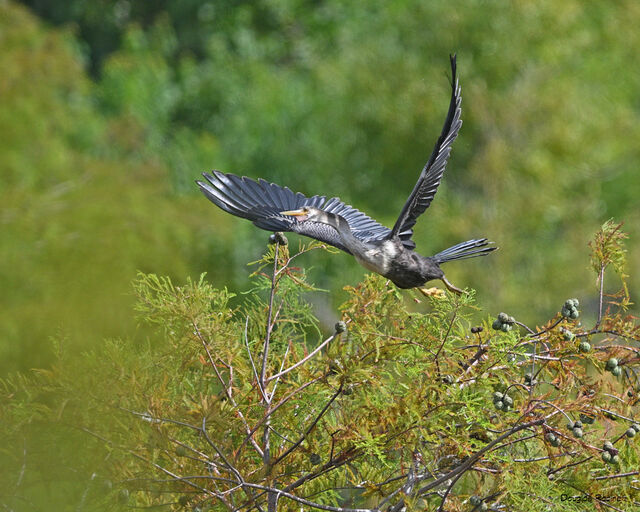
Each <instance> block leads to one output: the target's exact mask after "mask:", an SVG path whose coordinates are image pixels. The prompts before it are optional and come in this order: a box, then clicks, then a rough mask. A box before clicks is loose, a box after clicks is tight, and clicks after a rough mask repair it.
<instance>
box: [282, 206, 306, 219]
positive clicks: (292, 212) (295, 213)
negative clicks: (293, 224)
mask: <svg viewBox="0 0 640 512" xmlns="http://www.w3.org/2000/svg"><path fill="white" fill-rule="evenodd" d="M280 215H292V216H294V217H300V216H301V215H305V211H304V210H303V209H302V208H300V209H298V210H287V211H284V212H280Z"/></svg>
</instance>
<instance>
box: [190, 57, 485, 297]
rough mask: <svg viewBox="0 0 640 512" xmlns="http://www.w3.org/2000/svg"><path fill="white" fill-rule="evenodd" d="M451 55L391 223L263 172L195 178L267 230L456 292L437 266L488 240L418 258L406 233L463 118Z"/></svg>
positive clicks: (401, 281) (402, 282)
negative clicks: (444, 91)
mask: <svg viewBox="0 0 640 512" xmlns="http://www.w3.org/2000/svg"><path fill="white" fill-rule="evenodd" d="M450 60H451V70H452V80H451V87H452V91H451V101H450V104H449V112H448V113H447V118H446V120H445V123H444V127H443V129H442V133H441V134H440V137H439V138H438V142H437V143H436V145H435V148H434V150H433V153H432V154H431V157H430V158H429V161H428V162H427V163H426V165H425V166H424V168H423V169H422V172H421V173H420V177H419V178H418V182H417V183H416V185H415V187H414V188H413V191H412V192H411V195H410V196H409V199H407V202H406V203H405V205H404V206H403V208H402V211H401V212H400V216H399V217H398V220H397V221H396V223H395V225H394V226H393V229H389V228H386V227H385V226H382V225H381V224H379V223H377V222H376V221H375V220H373V219H372V218H370V217H368V216H367V215H365V214H364V213H362V212H361V211H359V210H356V209H355V208H352V207H351V206H349V205H345V204H344V203H343V202H342V201H340V199H338V198H337V197H334V198H331V199H326V197H325V196H318V195H315V196H313V197H306V196H305V195H303V194H301V193H294V192H292V191H291V190H289V188H287V187H280V186H279V185H276V184H274V183H269V182H267V181H264V180H262V179H260V180H258V181H257V182H256V181H254V180H252V179H250V178H247V177H242V178H241V177H239V176H235V175H233V174H226V173H222V172H220V171H213V172H212V174H209V173H203V176H204V177H205V179H206V181H197V182H196V183H197V184H198V185H199V186H200V189H201V190H202V192H204V194H205V195H206V196H207V198H209V200H210V201H212V202H213V203H215V204H216V205H217V206H219V207H220V208H222V209H223V210H225V211H227V212H229V213H231V214H233V215H236V216H238V217H243V218H245V219H249V220H251V221H253V223H254V224H255V225H256V226H258V227H259V228H262V229H265V230H268V231H292V232H294V233H299V234H301V235H305V236H308V237H311V238H315V239H316V240H320V241H322V242H326V243H328V244H330V245H333V246H334V247H337V248H338V249H341V250H343V251H345V252H346V253H348V254H352V255H353V256H354V257H355V259H356V260H357V261H358V263H360V264H361V265H362V266H364V267H365V268H367V269H369V270H372V271H373V272H377V273H378V274H381V275H383V276H384V277H387V278H388V279H390V280H391V281H393V283H395V285H396V286H398V287H399V288H416V287H421V286H422V285H423V284H425V283H426V282H427V281H431V280H432V279H441V280H442V281H443V282H444V284H445V285H446V287H447V288H448V289H449V290H451V291H454V292H457V293H461V292H462V290H460V289H459V288H456V287H455V286H453V285H452V284H451V283H450V282H449V281H448V280H447V278H446V277H445V275H444V272H443V271H442V270H441V269H440V265H441V264H442V263H444V262H447V261H452V260H459V259H464V258H474V257H476V256H484V255H486V254H488V253H490V252H491V251H493V250H495V249H496V247H491V246H488V245H489V244H490V242H488V241H487V239H486V238H480V239H476V240H469V241H467V242H462V243H460V244H457V245H454V246H453V247H449V248H448V249H445V250H444V251H441V252H439V253H438V254H436V255H435V256H431V257H424V256H421V255H420V254H418V253H417V252H415V251H414V249H415V246H416V244H415V242H414V241H413V240H412V239H411V237H412V236H413V226H414V225H415V223H416V220H417V219H418V217H419V216H420V215H421V214H422V213H423V212H424V211H425V210H426V209H427V208H428V207H429V205H430V204H431V201H432V199H433V197H434V195H435V193H436V190H437V189H438V185H439V184H440V180H441V179H442V174H443V173H444V170H445V166H446V164H447V160H448V158H449V154H450V152H451V145H452V144H453V141H454V140H455V139H456V137H457V135H458V131H459V130H460V126H461V125H462V121H461V120H460V113H461V108H460V104H461V97H460V86H459V85H458V79H457V77H456V57H455V55H453V56H451V57H450ZM421 291H423V293H424V290H421Z"/></svg>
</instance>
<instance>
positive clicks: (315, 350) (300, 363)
mask: <svg viewBox="0 0 640 512" xmlns="http://www.w3.org/2000/svg"><path fill="white" fill-rule="evenodd" d="M335 337H336V335H335V333H334V334H332V335H331V336H329V337H328V338H327V339H326V340H324V341H323V342H322V343H320V345H318V346H317V347H316V348H315V349H314V350H313V351H312V352H309V354H308V355H307V356H305V357H304V358H303V359H301V360H300V361H298V362H297V363H295V364H294V365H291V366H289V368H287V369H286V370H282V371H280V372H279V373H277V374H275V375H272V376H271V377H269V378H268V379H267V382H271V381H272V380H274V379H278V378H280V377H282V376H283V375H286V374H287V373H289V372H290V371H292V370H295V369H296V368H298V367H299V366H301V365H303V364H304V363H306V362H307V361H308V360H309V359H311V358H312V357H313V356H315V355H316V354H317V353H318V352H320V351H321V350H322V349H323V348H324V347H325V346H326V345H327V344H328V343H330V342H331V341H332V340H333V339H335Z"/></svg>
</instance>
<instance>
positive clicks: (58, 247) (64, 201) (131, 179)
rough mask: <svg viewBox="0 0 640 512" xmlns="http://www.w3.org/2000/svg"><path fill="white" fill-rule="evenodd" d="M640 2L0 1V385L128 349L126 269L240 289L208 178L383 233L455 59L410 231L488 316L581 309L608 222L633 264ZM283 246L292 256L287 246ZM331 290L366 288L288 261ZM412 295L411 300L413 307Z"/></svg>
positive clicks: (234, 248) (328, 299)
mask: <svg viewBox="0 0 640 512" xmlns="http://www.w3.org/2000/svg"><path fill="white" fill-rule="evenodd" d="M639 26H640V4H639V3H638V2H637V1H635V0H621V1H619V2H583V1H578V0H567V1H565V2H560V3H559V2H555V1H551V0H549V1H535V2H532V1H514V2H502V1H491V0H485V1H480V0H476V1H464V2H462V1H451V0H446V1H445V0H439V1H429V2H417V1H395V2H388V1H377V0H373V1H370V2H366V3H364V4H363V3H358V2H348V1H344V0H324V1H311V0H259V1H212V2H201V1H195V0H187V1H182V2H168V1H155V2H134V1H127V0H119V1H117V2H112V1H104V0H96V1H93V2H85V1H82V0H68V1H66V2H52V1H45V0H31V1H25V2H22V3H20V2H10V1H9V2H7V1H4V2H0V70H2V71H1V72H0V73H1V77H0V205H1V206H0V290H1V293H0V318H1V319H2V320H1V322H0V375H6V374H8V373H9V372H12V371H15V370H26V369H29V368H32V367H43V366H44V367H46V366H47V365H48V364H49V363H50V361H51V358H52V349H51V342H50V339H51V338H52V337H63V338H66V339H67V342H68V343H69V344H70V345H71V346H73V347H76V348H77V349H78V350H89V349H91V348H92V347H95V346H97V345H99V344H101V343H102V340H104V339H105V338H110V337H126V336H130V337H134V338H135V337H136V336H141V335H142V333H139V332H138V333H137V332H136V330H137V329H138V327H137V326H136V321H135V318H134V315H133V314H132V310H131V306H132V302H133V296H132V294H131V285H130V284H131V280H132V279H133V278H134V276H135V272H136V270H138V269H139V270H142V271H145V272H155V273H158V274H163V275H169V276H171V277H172V278H174V279H175V280H176V281H177V282H183V281H184V280H185V278H186V276H188V275H191V276H197V275H199V274H200V273H201V272H204V271H206V272H208V279H209V280H210V281H211V282H212V283H213V284H214V285H215V286H217V287H225V286H226V287H229V288H230V289H232V290H236V291H237V290H242V289H245V288H246V286H247V275H248V269H247V266H246V264H247V263H248V262H250V261H253V260H255V259H257V258H258V256H259V254H260V253H261V251H262V250H263V249H264V246H265V243H266V240H267V238H268V233H266V232H264V231H261V230H259V229H257V228H255V227H253V226H252V225H251V224H250V223H248V222H246V221H243V220H240V219H237V218H235V217H232V216H230V215H228V214H226V213H223V212H222V211H221V210H219V209H217V208H216V207H214V206H213V205H212V204H210V203H209V202H208V201H207V200H206V199H205V198H204V197H203V196H202V195H201V194H200V193H199V192H198V191H197V188H196V186H195V185H194V183H193V180H194V179H196V178H198V176H199V173H200V172H202V171H205V170H209V169H212V168H217V169H221V170H224V171H228V172H234V173H237V174H242V175H247V176H251V177H254V178H258V177H263V178H265V179H267V180H270V181H274V182H277V183H280V184H282V185H288V186H289V187H290V188H292V189H293V190H299V191H301V192H305V193H307V194H315V193H320V194H326V195H328V196H333V195H338V196H340V197H341V198H342V199H343V200H344V201H345V202H347V203H350V204H353V205H354V206H356V207H357V208H359V209H362V210H364V211H366V212H367V213H369V214H370V215H372V216H373V217H374V218H376V219H377V220H379V221H380V222H382V223H385V224H386V225H392V224H393V222H394V221H395V217H396V215H397V213H398V212H399V210H400V208H401V206H402V204H403V202H404V200H405V199H406V197H407V196H408V194H409V192H410V191H411V189H412V187H413V185H414V183H415V180H416V178H417V176H418V174H419V172H420V169H421V168H422V166H423V164H424V162H425V161H426V159H427V158H428V156H429V154H430V152H431V149H432V147H433V144H434V142H435V140H436V138H437V135H438V134H439V131H440V128H441V126H442V123H443V120H444V117H445V114H446V110H447V106H448V97H449V84H448V75H449V64H448V54H449V53H453V52H456V53H457V54H458V63H459V73H460V83H461V85H462V92H463V119H464V125H463V128H462V131H461V133H460V136H459V138H458V140H457V141H456V143H455V145H454V149H453V153H452V158H451V160H450V163H449V166H448V169H447V172H446V174H445V179H444V182H443V185H442V186H441V187H440V190H439V192H438V195H437V196H436V199H435V201H434V203H433V204H432V206H431V208H430V209H429V210H428V211H427V213H426V214H425V215H424V217H423V218H422V219H421V220H420V221H419V223H418V225H417V227H416V241H417V244H418V250H419V251H420V252H422V253H423V254H426V255H429V254H433V253H435V252H437V251H439V250H441V249H443V248H445V247H448V246H449V245H452V244H454V243H456V242H459V241H463V240H467V239H469V238H472V237H478V236H487V237H489V238H491V239H492V240H494V241H496V242H497V243H498V245H499V246H500V251H499V252H497V253H495V254H493V255H492V256H491V257H489V258H486V259H481V260H473V261H468V262H463V263H451V264H449V266H448V267H447V269H446V270H447V275H448V277H449V278H450V279H451V281H452V282H453V283H455V284H457V285H458V286H471V287H474V288H477V290H478V299H479V303H480V304H481V305H483V307H484V308H485V310H484V312H482V313H479V314H482V315H486V314H489V313H491V314H494V313H497V312H498V311H501V310H504V311H508V312H509V313H510V314H512V315H514V316H516V317H518V318H519V319H522V320H523V321H525V322H528V323H531V324H535V323H536V322H538V321H542V320H544V319H547V318H549V317H550V316H551V315H552V314H553V312H554V311H557V309H558V308H559V307H560V306H561V304H562V303H563V301H564V300H565V299H566V298H567V297H570V296H576V297H579V298H580V299H581V300H582V304H583V310H584V312H585V313H586V314H587V315H588V314H593V312H594V311H595V307H596V305H595V302H594V301H593V299H589V298H595V293H594V291H595V280H594V277H593V273H592V272H591V271H590V270H589V268H588V267H589V256H588V250H587V246H586V244H587V241H588V240H589V239H590V238H591V236H592V234H593V233H594V232H595V231H596V229H597V228H598V227H599V226H600V225H601V224H602V222H603V221H605V220H607V219H609V218H610V217H615V218H616V219H617V220H624V221H625V223H626V224H625V229H626V231H627V232H628V233H629V234H630V237H631V238H630V241H629V245H628V247H629V263H630V273H631V275H632V281H631V291H632V298H633V291H634V290H636V289H637V288H638V284H639V282H638V277H639V276H640V273H639V272H637V270H638V267H639V264H640V247H639V241H640V227H639V226H640V208H639V207H638V206H639V199H638V198H639V197H640V173H639V172H638V163H639V162H640V144H638V141H640V73H638V69H637V55H638V52H639V51H640V31H639V30H638V27H639ZM290 240H292V242H294V243H295V236H291V237H290ZM300 264H302V265H304V266H306V267H313V269H312V280H313V281H315V283H316V284H318V285H319V286H321V287H324V288H327V289H329V290H330V291H331V293H328V294H326V295H325V297H324V302H319V303H318V304H317V310H318V314H319V315H320V316H321V317H322V318H323V319H324V320H325V322H331V321H332V319H333V315H335V306H336V305H337V304H339V303H340V302H342V301H343V300H344V292H343V291H342V287H343V286H344V285H347V284H355V283H357V282H359V281H360V280H361V279H362V276H363V274H364V272H365V271H364V269H362V268H361V267H359V266H358V265H357V264H356V263H355V262H354V261H353V260H352V258H349V257H347V256H345V255H342V254H341V255H330V254H326V253H320V252H313V253H311V254H308V255H306V256H305V257H304V259H303V260H300ZM407 295H408V296H409V294H407Z"/></svg>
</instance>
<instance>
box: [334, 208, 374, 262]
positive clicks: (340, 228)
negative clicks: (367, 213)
mask: <svg viewBox="0 0 640 512" xmlns="http://www.w3.org/2000/svg"><path fill="white" fill-rule="evenodd" d="M326 223H327V224H329V225H330V226H331V227H333V228H334V229H335V230H336V231H337V232H338V234H339V235H340V238H341V239H342V244H343V245H344V246H345V247H346V248H347V249H349V252H351V254H362V253H364V251H366V250H367V249H368V247H367V245H366V244H365V243H364V242H363V241H362V240H360V239H358V238H356V237H355V235H354V234H353V232H352V231H351V226H349V222H348V221H347V219H345V218H344V217H341V216H340V215H336V214H335V213H326Z"/></svg>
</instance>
